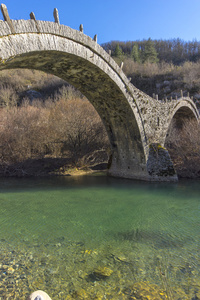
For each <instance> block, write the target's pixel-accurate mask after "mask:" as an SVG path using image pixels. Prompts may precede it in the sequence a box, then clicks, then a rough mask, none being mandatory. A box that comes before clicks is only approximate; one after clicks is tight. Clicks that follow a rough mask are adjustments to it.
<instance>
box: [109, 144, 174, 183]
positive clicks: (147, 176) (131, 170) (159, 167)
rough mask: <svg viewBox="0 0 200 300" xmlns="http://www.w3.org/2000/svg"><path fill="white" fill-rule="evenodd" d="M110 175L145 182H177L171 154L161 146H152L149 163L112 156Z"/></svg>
mask: <svg viewBox="0 0 200 300" xmlns="http://www.w3.org/2000/svg"><path fill="white" fill-rule="evenodd" d="M108 175H110V176H113V177H121V178H130V179H138V180H145V181H177V180H178V177H177V174H176V171H175V169H174V166H173V163H172V160H171V158H170V155H169V152H168V151H167V149H166V148H164V147H162V146H161V145H160V144H156V143H155V144H151V145H150V147H149V156H148V160H147V162H145V161H142V162H141V161H140V162H139V161H138V160H137V159H136V158H134V157H130V152H129V155H125V153H123V154H122V155H119V154H117V153H116V152H115V153H113V154H112V155H111V158H110V161H109V169H108Z"/></svg>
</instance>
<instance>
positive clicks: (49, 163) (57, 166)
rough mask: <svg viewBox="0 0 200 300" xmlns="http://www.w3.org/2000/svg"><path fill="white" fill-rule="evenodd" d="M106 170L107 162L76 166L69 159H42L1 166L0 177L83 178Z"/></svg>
mask: <svg viewBox="0 0 200 300" xmlns="http://www.w3.org/2000/svg"><path fill="white" fill-rule="evenodd" d="M106 170H107V163H106V162H102V163H99V164H95V165H92V166H75V165H73V164H72V163H71V161H70V160H69V159H68V158H41V159H27V160H25V161H23V162H18V163H15V164H7V165H5V164H4V165H1V166H0V177H35V176H36V177H37V176H38V177H39V176H81V175H86V174H92V173H95V172H99V171H101V172H102V171H104V172H105V171H106Z"/></svg>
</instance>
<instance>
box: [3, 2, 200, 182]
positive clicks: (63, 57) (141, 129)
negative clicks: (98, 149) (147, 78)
mask: <svg viewBox="0 0 200 300" xmlns="http://www.w3.org/2000/svg"><path fill="white" fill-rule="evenodd" d="M1 10H2V13H3V17H4V21H0V70H5V69H13V68H28V69H36V70H41V71H44V72H47V73H51V74H53V75H56V76H58V77H60V78H62V79H64V80H66V81H67V82H68V83H70V84H72V85H73V86H75V87H76V88H77V89H79V90H80V91H81V93H83V94H84V95H85V96H86V97H87V98H88V100H89V101H90V102H91V103H92V105H93V106H94V107H95V109H96V111H97V112H98V114H99V115H100V117H101V119H102V121H103V123H104V125H105V128H106V130H107V133H108V137H109V140H110V145H111V150H112V154H111V159H110V161H111V164H110V168H109V170H108V173H109V174H110V175H112V176H118V177H125V178H135V179H142V180H161V181H165V180H177V175H176V172H175V170H174V168H173V164H172V162H171V159H170V156H169V154H168V151H167V149H165V148H164V143H165V138H166V135H167V131H168V128H169V126H170V123H171V120H172V119H173V117H174V116H175V117H176V116H177V115H179V113H178V111H179V110H180V113H181V112H182V111H184V107H186V108H187V110H188V111H189V112H190V115H192V116H194V117H195V118H196V119H197V120H199V113H198V110H197V108H196V106H195V104H194V103H193V102H192V100H191V99H179V100H177V101H175V100H172V101H165V102H162V101H159V100H158V99H153V98H151V97H150V96H148V95H146V94H145V93H143V92H142V91H140V90H138V89H137V88H136V87H134V86H133V85H132V84H131V83H130V82H129V80H128V79H127V77H126V75H125V74H124V73H123V71H122V68H120V67H119V66H118V65H117V64H116V63H115V61H114V60H113V59H112V58H111V56H110V55H109V54H108V53H107V52H105V51H104V50H103V48H102V47H101V46H100V45H98V44H97V36H95V37H94V39H92V38H90V37H89V36H87V35H85V34H84V33H83V30H82V26H80V31H77V30H74V29H71V28H70V27H67V26H64V25H60V23H59V16H58V12H57V10H54V17H55V22H47V21H38V20H36V19H35V16H34V14H33V13H31V14H30V17H31V19H30V20H11V19H10V17H9V15H8V11H7V8H6V6H5V5H3V4H2V5H1ZM180 115H181V114H180Z"/></svg>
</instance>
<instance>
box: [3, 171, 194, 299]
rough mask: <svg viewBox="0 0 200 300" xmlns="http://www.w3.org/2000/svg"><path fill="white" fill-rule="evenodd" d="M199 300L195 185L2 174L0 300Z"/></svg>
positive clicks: (98, 177)
mask: <svg viewBox="0 0 200 300" xmlns="http://www.w3.org/2000/svg"><path fill="white" fill-rule="evenodd" d="M37 289H42V290H44V291H46V292H47V293H48V294H49V295H50V296H51V298H52V299H53V300H54V299H99V300H100V299H150V300H151V299H172V300H176V299H179V300H182V299H183V300H184V299H190V300H198V299H200V181H194V180H191V181H185V180H184V181H179V182H178V183H147V182H139V181H132V180H124V179H114V178H109V177H106V176H104V175H96V176H94V175H93V176H79V177H70V176H69V177H51V178H40V179H38V178H36V179H35V178H34V179H1V183H0V300H4V299H26V298H27V296H28V295H29V294H30V293H31V292H33V291H34V290H37Z"/></svg>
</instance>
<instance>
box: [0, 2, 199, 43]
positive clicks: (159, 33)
mask: <svg viewBox="0 0 200 300" xmlns="http://www.w3.org/2000/svg"><path fill="white" fill-rule="evenodd" d="M1 3H4V4H5V5H6V6H7V8H8V12H9V15H10V17H11V18H12V19H29V14H30V12H32V11H33V12H34V13H35V16H36V18H37V19H38V20H48V21H53V9H54V8H55V7H56V8H57V9H58V11H59V17H60V23H61V24H64V25H67V26H70V27H72V28H74V29H79V25H80V24H83V26H84V33H85V34H87V35H89V36H91V37H92V38H93V36H94V35H95V34H97V35H98V43H100V44H101V43H105V42H109V41H112V40H118V41H133V40H143V39H148V38H152V39H170V38H181V39H183V40H185V41H192V40H194V39H196V40H200V0H96V1H95V0H73V1H72V0H71V1H69V0H2V2H1ZM1 19H3V17H2V15H1Z"/></svg>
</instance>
